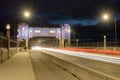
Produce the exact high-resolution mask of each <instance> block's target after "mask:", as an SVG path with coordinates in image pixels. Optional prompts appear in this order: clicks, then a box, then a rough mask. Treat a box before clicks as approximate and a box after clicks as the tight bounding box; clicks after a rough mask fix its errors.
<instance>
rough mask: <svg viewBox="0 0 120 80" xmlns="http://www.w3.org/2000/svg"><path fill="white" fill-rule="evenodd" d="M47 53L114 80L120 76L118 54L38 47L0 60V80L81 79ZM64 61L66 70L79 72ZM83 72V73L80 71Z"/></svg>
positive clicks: (119, 58)
mask: <svg viewBox="0 0 120 80" xmlns="http://www.w3.org/2000/svg"><path fill="white" fill-rule="evenodd" d="M48 54H49V55H52V56H54V57H57V58H59V59H62V60H64V61H67V62H70V63H73V64H77V65H80V66H81V65H82V66H84V67H88V68H90V69H94V70H96V71H99V72H102V73H104V74H107V75H110V76H113V77H115V78H117V79H115V80H119V79H120V64H119V62H120V57H119V56H114V57H113V56H105V55H95V54H92V53H91V54H90V53H86V52H74V51H66V50H57V49H50V48H49V49H48V48H42V49H41V50H31V51H30V54H29V53H28V52H20V53H17V54H16V55H15V56H13V57H12V58H10V59H9V60H7V61H5V62H3V63H0V80H81V77H80V76H76V75H75V74H73V73H72V72H70V71H68V70H66V69H65V68H63V67H62V66H59V65H57V64H55V63H54V62H53V61H52V60H51V59H50V56H48ZM53 60H54V59H53ZM109 60H111V61H109ZM65 64H66V65H64V66H67V67H69V69H72V70H76V71H77V72H78V74H80V72H79V71H78V69H79V68H78V67H77V68H76V67H74V66H69V65H67V63H65ZM77 72H76V73H77ZM84 73H85V72H83V73H82V74H84ZM85 77H86V75H85ZM83 80H89V77H88V79H83ZM90 80H95V79H90ZM97 80H98V79H97ZM99 80H101V79H99ZM104 80H105V79H104ZM107 80H109V79H107ZM110 80H114V79H110Z"/></svg>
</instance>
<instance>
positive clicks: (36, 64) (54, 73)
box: [31, 51, 79, 80]
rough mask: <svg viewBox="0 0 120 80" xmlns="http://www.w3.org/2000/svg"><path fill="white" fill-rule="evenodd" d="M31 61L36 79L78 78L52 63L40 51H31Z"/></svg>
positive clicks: (74, 79)
mask: <svg viewBox="0 0 120 80" xmlns="http://www.w3.org/2000/svg"><path fill="white" fill-rule="evenodd" d="M31 61H32V64H33V70H34V74H35V77H36V80H79V79H78V78H77V77H75V76H73V75H72V74H71V73H69V72H68V71H66V70H64V69H62V68H60V67H59V66H57V65H55V64H53V63H52V62H51V61H50V60H49V59H48V58H47V57H46V56H45V55H44V53H42V52H40V51H31Z"/></svg>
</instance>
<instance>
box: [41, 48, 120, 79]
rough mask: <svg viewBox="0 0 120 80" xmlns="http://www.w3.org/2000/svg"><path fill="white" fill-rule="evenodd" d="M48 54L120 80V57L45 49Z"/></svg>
mask: <svg viewBox="0 0 120 80" xmlns="http://www.w3.org/2000/svg"><path fill="white" fill-rule="evenodd" d="M44 50H47V51H43V52H45V53H47V54H50V55H53V56H55V57H58V58H60V59H63V60H65V61H69V62H72V63H75V64H78V65H82V66H85V67H88V68H91V69H94V70H97V71H99V72H103V73H105V74H108V75H110V76H114V77H116V78H119V79H120V57H119V56H118V57H111V56H105V55H95V54H90V53H86V52H78V53H77V52H74V51H65V50H55V49H44Z"/></svg>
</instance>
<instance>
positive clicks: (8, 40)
mask: <svg viewBox="0 0 120 80" xmlns="http://www.w3.org/2000/svg"><path fill="white" fill-rule="evenodd" d="M7 43H8V44H7V48H8V58H9V57H10V30H9V29H7Z"/></svg>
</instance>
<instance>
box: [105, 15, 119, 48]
mask: <svg viewBox="0 0 120 80" xmlns="http://www.w3.org/2000/svg"><path fill="white" fill-rule="evenodd" d="M109 18H110V16H109V14H107V13H106V14H104V15H103V20H104V21H108V19H109ZM114 24H115V26H114V27H115V29H114V30H115V46H116V47H117V25H116V18H114Z"/></svg>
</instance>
